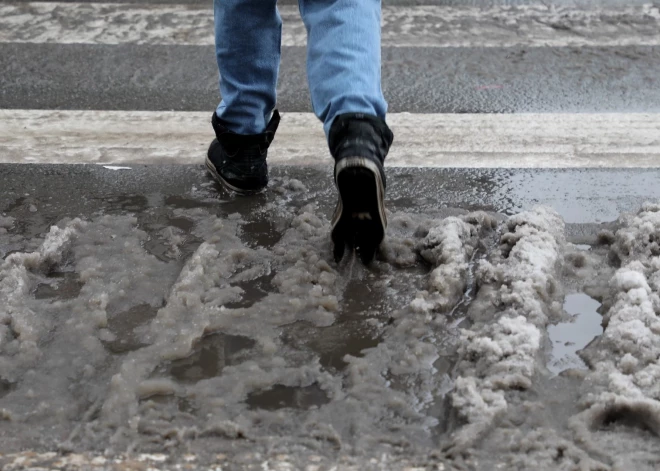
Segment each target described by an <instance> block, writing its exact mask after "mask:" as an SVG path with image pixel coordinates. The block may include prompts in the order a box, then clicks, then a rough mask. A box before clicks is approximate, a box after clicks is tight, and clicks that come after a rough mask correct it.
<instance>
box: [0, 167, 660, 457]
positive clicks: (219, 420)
mask: <svg viewBox="0 0 660 471" xmlns="http://www.w3.org/2000/svg"><path fill="white" fill-rule="evenodd" d="M304 189H305V186H304V185H303V184H302V183H301V182H300V181H297V180H293V179H288V178H283V179H281V180H277V181H275V182H274V184H273V191H274V192H277V193H278V194H280V195H281V197H282V201H283V202H282V203H268V204H265V205H262V206H261V207H259V209H258V210H256V211H252V212H250V213H244V212H241V211H240V208H235V209H239V210H237V211H236V210H234V209H232V208H234V207H233V206H226V204H227V203H225V202H222V203H220V204H221V206H220V208H226V210H225V209H223V211H221V212H218V211H216V210H214V209H213V207H212V206H209V205H206V206H205V205H203V204H202V205H197V206H194V205H189V204H188V203H187V202H185V201H184V200H181V202H180V204H179V203H177V204H179V206H178V207H174V208H172V209H170V210H163V213H162V214H163V215H161V216H158V217H156V216H152V215H149V214H146V213H144V214H137V213H136V212H135V211H137V210H139V205H138V203H137V201H138V200H136V199H130V198H129V199H125V200H121V201H120V202H121V205H122V207H124V208H125V209H124V210H123V211H121V212H119V213H117V212H115V213H113V214H102V213H94V214H89V215H86V216H84V217H80V218H77V219H68V218H65V219H62V220H61V221H59V222H58V223H57V224H56V225H54V226H52V227H51V228H50V229H49V230H48V231H47V232H46V233H44V234H43V236H42V237H41V239H38V241H37V242H34V243H33V245H35V246H36V247H37V249H36V250H34V251H23V252H21V251H16V250H13V251H12V252H11V253H9V254H7V255H5V256H4V257H3V260H2V263H1V264H0V320H1V322H0V324H1V327H0V329H1V332H0V411H1V417H2V421H0V443H2V448H3V450H7V451H8V452H11V451H18V450H22V449H25V448H26V447H27V448H32V449H37V450H38V449H41V450H52V449H58V450H70V451H73V452H75V453H82V454H74V455H71V456H77V458H76V460H78V461H79V462H80V463H88V465H89V468H90V469H94V467H92V464H91V463H92V461H93V460H96V461H95V463H96V464H95V465H93V466H96V467H97V468H98V469H103V466H106V465H107V464H108V462H106V461H103V462H101V460H99V456H100V454H104V456H106V457H117V459H118V460H119V461H117V462H124V461H122V460H129V461H130V460H131V459H134V457H135V456H136V455H135V454H136V453H138V454H141V455H139V456H152V455H150V453H151V454H154V453H165V455H163V456H164V457H165V458H163V461H158V462H156V461H153V460H152V461H153V463H152V464H153V466H154V467H155V469H168V466H169V465H170V464H172V466H173V465H174V464H173V462H170V461H169V458H168V457H167V456H168V454H169V453H175V454H178V455H181V453H183V452H185V453H192V454H191V455H190V456H191V458H190V459H191V460H193V461H194V462H195V463H197V462H199V463H206V464H208V465H211V464H212V463H216V464H217V465H218V466H221V465H222V463H223V462H224V463H225V464H226V462H227V461H226V460H229V462H231V463H236V462H243V463H248V464H250V465H254V466H257V465H259V466H261V465H262V464H263V463H271V464H269V465H268V466H271V465H272V466H276V465H277V466H279V464H278V463H280V464H281V463H288V464H287V466H292V467H294V468H295V467H296V466H298V467H299V466H302V465H303V464H308V463H309V462H310V461H309V460H312V459H313V460H316V461H314V462H317V463H320V464H319V466H321V465H323V466H325V465H326V464H328V465H329V464H330V463H333V462H334V463H337V462H341V463H344V464H345V466H346V467H347V469H349V468H350V467H351V466H353V467H355V469H378V466H380V465H386V466H389V468H390V469H404V467H405V466H415V465H419V466H421V467H422V468H424V467H427V468H428V467H429V466H436V467H439V466H443V467H444V469H465V468H468V469H495V468H497V467H500V468H506V469H566V470H569V469H592V470H596V469H633V468H634V469H655V468H656V464H657V462H658V459H659V457H660V446H659V443H660V442H658V438H657V437H658V434H659V433H660V403H658V398H659V397H660V390H659V389H658V386H657V385H658V384H660V382H659V381H658V379H659V376H660V368H658V367H657V365H656V363H657V358H658V356H659V355H660V343H659V342H658V340H657V338H658V333H660V332H659V331H660V323H659V322H658V321H657V319H656V315H655V312H656V310H657V309H659V308H660V298H659V297H658V288H659V287H660V274H659V273H660V246H659V245H658V244H659V241H660V206H656V205H651V204H648V205H646V206H644V208H642V210H641V211H640V212H639V213H637V214H633V215H623V216H622V217H621V218H620V219H619V221H618V222H617V223H616V224H615V225H613V226H611V228H609V229H608V230H609V231H610V232H609V233H603V234H604V235H601V236H600V237H595V236H594V238H593V241H592V243H591V245H590V246H589V250H584V247H580V246H578V245H573V244H570V243H568V242H567V240H566V235H565V234H566V231H565V226H564V222H563V221H562V219H561V218H560V217H559V215H558V214H557V213H556V212H554V211H553V210H551V209H548V208H534V209H532V210H529V211H526V212H523V213H520V214H518V215H515V216H511V217H508V218H503V217H502V216H500V215H493V214H487V213H484V212H475V213H469V214H468V213H465V212H456V213H455V214H454V215H449V216H447V215H439V214H419V213H404V212H391V213H389V214H388V219H389V220H390V226H389V228H388V237H387V239H386V242H385V244H384V245H383V247H382V252H381V254H380V256H379V258H378V259H377V260H376V261H375V262H374V264H373V266H371V267H369V268H365V267H363V266H362V265H361V264H360V263H359V262H357V261H356V260H355V257H353V258H350V257H349V259H347V260H344V261H343V262H342V263H341V264H339V265H337V264H335V263H334V262H333V261H332V250H331V245H330V241H329V238H328V231H329V223H328V219H327V214H326V213H324V210H322V209H321V208H319V206H317V204H316V203H314V202H311V203H304V204H297V203H298V202H297V201H296V197H295V196H294V195H296V194H301V193H300V192H303V191H304ZM204 191H205V189H194V190H193V193H194V194H195V195H197V197H200V196H203V194H204ZM140 204H141V203H140ZM223 205H224V206H223ZM147 213H148V211H147ZM145 214H146V215H145ZM159 218H160V219H159ZM0 224H1V225H2V228H3V229H5V231H7V232H5V233H4V234H2V237H3V238H2V239H0V240H2V241H3V242H2V243H3V244H5V243H12V244H13V243H14V242H13V241H14V239H13V238H14V237H15V236H16V234H15V232H16V231H17V228H18V230H19V232H20V226H16V222H15V220H14V218H13V217H12V216H9V215H4V216H3V218H2V219H1V220H0ZM9 231H11V234H10V233H9ZM10 240H11V242H9V241H10ZM23 246H25V247H27V246H28V245H27V244H23ZM580 292H582V293H587V294H588V295H589V296H593V297H595V299H597V300H598V301H599V302H602V304H603V305H602V308H601V309H600V310H599V312H600V313H602V314H603V320H604V321H605V324H606V327H605V330H604V332H603V334H602V335H601V336H599V337H597V338H596V339H595V340H594V341H593V342H591V343H590V344H589V345H588V346H587V347H586V348H584V349H582V350H578V352H577V354H578V355H580V357H581V358H582V359H583V360H584V361H585V363H586V366H587V368H588V369H587V370H579V369H569V370H566V371H563V372H561V373H560V374H559V375H556V372H555V371H550V370H549V368H550V363H549V362H550V361H551V357H550V353H549V352H550V351H551V340H550V336H549V333H548V331H549V329H550V327H551V326H553V325H560V324H561V325H566V326H570V323H571V320H572V319H573V314H572V313H568V312H565V311H564V300H565V297H566V296H567V295H571V296H573V295H576V294H575V293H580ZM587 294H584V296H586V295H587ZM54 447H55V448H54ZM209 450H213V451H212V452H209ZM9 456H10V455H3V456H0V463H5V464H8V463H10V461H2V460H3V459H4V460H9V459H10V458H9ZM11 456H13V458H11V459H12V460H18V459H19V458H17V456H18V455H11ZM37 456H41V458H39V459H41V461H40V463H47V462H49V461H48V460H50V462H53V460H57V459H63V458H62V456H61V455H60V454H55V455H53V456H51V455H47V456H46V455H43V456H42V455H34V456H33V457H32V458H31V460H32V461H30V462H31V463H32V462H34V460H35V459H37V458H36V457H37ZM153 456H156V455H153ZM159 456H160V455H159ZM219 456H224V457H225V458H223V459H219V458H218V457H219ZM374 457H379V458H377V460H376V461H374V462H372V461H370V460H373V459H376V458H374ZM415 457H416V458H415ZM412 458H415V459H412ZM104 459H105V458H104ZM113 459H114V458H113ZM145 459H146V458H145ZM411 459H412V461H411ZM218 460H219V461H218ZM223 460H224V461H223ZM241 460H242V461H241ZM147 461H149V460H147ZM152 461H149V462H150V463H151V462H152ZM193 461H191V462H193ZM11 462H12V463H13V462H14V461H11ZM26 462H27V461H26ZM126 462H127V463H128V461H126ZM360 463H362V464H360ZM365 463H366V464H365ZM379 463H380V464H379ZM12 466H14V465H12ZM16 466H18V465H16ZM16 466H15V469H20V468H19V467H16ZM150 466H151V464H150ZM282 466H284V464H282ZM441 469H442V468H441Z"/></svg>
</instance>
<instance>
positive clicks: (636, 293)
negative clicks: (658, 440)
mask: <svg viewBox="0 0 660 471" xmlns="http://www.w3.org/2000/svg"><path fill="white" fill-rule="evenodd" d="M621 222H622V223H623V224H624V226H623V227H622V228H621V229H620V230H619V231H617V232H616V234H615V242H614V244H613V246H612V250H613V251H614V253H615V254H616V255H617V256H618V257H619V258H620V260H621V268H620V269H619V270H617V272H616V273H615V275H614V276H613V277H612V279H611V281H610V295H611V299H610V300H608V302H609V304H610V308H609V310H608V312H607V314H606V316H605V320H606V322H607V326H606V328H605V332H604V333H603V335H602V337H601V338H600V340H599V341H598V342H596V343H594V344H592V345H591V346H590V347H589V348H587V350H586V352H585V356H586V357H587V360H588V362H589V364H590V365H591V367H592V371H591V372H590V373H589V375H588V376H587V378H586V379H585V382H584V384H585V387H584V391H583V394H582V397H581V405H582V406H583V407H584V408H585V411H584V412H582V413H581V414H578V415H577V416H576V417H574V418H573V420H572V425H573V428H574V430H575V431H576V433H577V434H578V436H580V437H581V438H582V439H583V440H585V441H586V442H588V443H590V444H591V445H592V446H595V445H594V444H593V442H592V441H591V438H590V437H591V435H590V433H589V431H590V430H591V429H595V428H598V427H600V426H602V425H604V424H605V423H608V422H610V421H616V420H618V418H623V417H627V418H628V419H627V420H628V423H637V424H638V425H639V427H640V428H643V429H648V430H651V431H652V432H653V433H654V434H655V435H656V436H660V365H659V364H658V358H660V319H658V316H657V313H658V312H660V296H659V292H660V245H659V242H660V205H654V204H645V205H644V206H643V207H642V209H641V210H640V211H639V213H638V214H636V215H634V216H626V217H623V218H622V219H621ZM596 448H597V447H596Z"/></svg>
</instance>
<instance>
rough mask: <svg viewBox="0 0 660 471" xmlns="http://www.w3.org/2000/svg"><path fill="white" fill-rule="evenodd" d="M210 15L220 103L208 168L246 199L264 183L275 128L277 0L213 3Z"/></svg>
mask: <svg viewBox="0 0 660 471" xmlns="http://www.w3.org/2000/svg"><path fill="white" fill-rule="evenodd" d="M214 10H215V45H216V47H215V49H216V56H217V60H218V69H219V71H220V92H221V94H222V101H221V103H220V105H219V106H218V107H217V109H216V111H214V113H213V117H212V118H211V124H212V126H213V130H214V131H215V135H216V139H214V140H213V142H212V143H211V146H210V147H209V150H208V154H207V159H206V166H207V167H208V169H209V172H210V173H211V175H212V176H213V177H214V178H215V179H216V180H218V181H219V182H220V183H221V184H222V185H224V186H225V187H226V188H228V189H230V190H232V191H234V192H237V193H239V194H250V193H254V192H258V191H261V190H263V189H264V188H265V187H266V186H267V184H268V165H267V162H266V157H267V154H268V147H269V146H270V143H271V142H272V141H273V139H274V137H275V131H277V126H278V124H279V113H278V112H277V110H275V103H276V86H277V74H278V71H279V66H280V50H281V44H280V43H281V37H282V19H281V18H280V15H279V13H278V11H277V0H214Z"/></svg>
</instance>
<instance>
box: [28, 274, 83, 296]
mask: <svg viewBox="0 0 660 471" xmlns="http://www.w3.org/2000/svg"><path fill="white" fill-rule="evenodd" d="M48 278H51V279H53V282H51V283H40V284H39V285H37V289H36V290H35V291H34V297H35V298H36V299H55V300H57V299H59V300H67V299H75V298H77V297H78V295H79V294H80V290H81V289H82V287H83V286H84V283H82V282H80V280H79V278H78V275H77V274H76V273H73V272H65V273H59V272H56V273H50V274H49V275H48Z"/></svg>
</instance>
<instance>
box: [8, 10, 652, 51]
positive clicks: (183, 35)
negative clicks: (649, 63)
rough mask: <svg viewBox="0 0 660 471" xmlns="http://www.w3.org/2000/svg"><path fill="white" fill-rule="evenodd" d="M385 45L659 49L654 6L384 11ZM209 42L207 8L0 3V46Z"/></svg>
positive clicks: (297, 32) (287, 28)
mask: <svg viewBox="0 0 660 471" xmlns="http://www.w3.org/2000/svg"><path fill="white" fill-rule="evenodd" d="M280 13H281V15H282V18H283V22H284V28H283V33H282V45H283V46H304V45H305V44H306V31H305V27H304V26H303V24H302V21H301V20H300V18H299V13H298V8H297V7H296V6H291V5H284V6H281V7H280ZM382 18H383V20H382V24H383V31H382V42H383V46H386V47H510V46H516V45H524V46H526V47H541V46H553V47H564V46H629V45H647V46H657V45H660V34H659V31H660V9H659V8H658V6H653V5H646V6H640V7H622V8H592V9H588V10H584V9H576V8H561V7H556V6H542V5H536V6H520V7H510V6H500V7H491V8H476V7H440V6H417V7H384V8H383V15H382ZM1 42H4V43H6V42H12V43H61V44H152V45H194V46H204V45H212V44H213V10H212V6H211V3H210V2H209V5H208V6H204V7H200V6H189V5H139V4H107V3H58V2H44V3H42V2H34V3H0V43H1Z"/></svg>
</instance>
